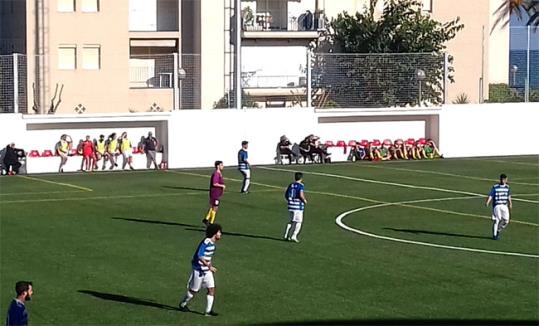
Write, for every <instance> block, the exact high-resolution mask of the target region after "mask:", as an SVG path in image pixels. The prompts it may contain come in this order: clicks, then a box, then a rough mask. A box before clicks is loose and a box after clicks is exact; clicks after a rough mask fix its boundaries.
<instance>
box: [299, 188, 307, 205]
mask: <svg viewBox="0 0 539 326" xmlns="http://www.w3.org/2000/svg"><path fill="white" fill-rule="evenodd" d="M299 198H300V199H301V201H302V202H303V203H304V204H307V198H305V192H304V191H303V190H302V191H300V192H299Z"/></svg>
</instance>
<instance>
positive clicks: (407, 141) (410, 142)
mask: <svg viewBox="0 0 539 326" xmlns="http://www.w3.org/2000/svg"><path fill="white" fill-rule="evenodd" d="M406 144H407V145H415V139H413V138H408V139H407V140H406Z"/></svg>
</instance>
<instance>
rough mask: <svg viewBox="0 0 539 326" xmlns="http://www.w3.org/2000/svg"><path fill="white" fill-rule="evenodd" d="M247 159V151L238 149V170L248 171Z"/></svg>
mask: <svg viewBox="0 0 539 326" xmlns="http://www.w3.org/2000/svg"><path fill="white" fill-rule="evenodd" d="M248 158H249V155H248V154H247V151H246V150H244V149H243V148H242V149H240V150H239V152H238V169H240V170H249V162H248V161H247V160H248Z"/></svg>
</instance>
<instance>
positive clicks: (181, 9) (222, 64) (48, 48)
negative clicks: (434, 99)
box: [0, 0, 509, 114]
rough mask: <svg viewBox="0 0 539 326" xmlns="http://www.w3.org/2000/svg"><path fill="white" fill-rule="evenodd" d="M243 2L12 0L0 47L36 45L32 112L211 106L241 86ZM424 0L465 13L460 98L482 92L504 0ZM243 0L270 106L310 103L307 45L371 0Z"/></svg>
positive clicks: (451, 48)
mask: <svg viewBox="0 0 539 326" xmlns="http://www.w3.org/2000/svg"><path fill="white" fill-rule="evenodd" d="M235 2H236V0H114V1H104V0H35V1H29V0H27V1H15V0H12V1H10V0H8V1H4V2H2V4H1V7H0V21H1V27H2V30H1V31H0V36H1V38H2V43H0V50H2V52H1V53H4V54H5V53H13V52H17V53H24V54H27V55H28V58H27V67H26V73H27V78H26V84H27V85H26V86H27V87H26V89H27V94H25V96H27V98H28V99H27V106H28V109H27V111H28V112H29V113H34V112H36V113H41V114H44V113H48V112H52V111H54V112H56V113H105V112H111V113H112V112H120V113H121V112H125V113H127V112H145V111H171V110H175V109H199V108H201V109H211V108H212V107H214V104H215V103H216V102H218V101H219V100H220V99H222V98H223V97H229V96H230V94H231V93H232V92H233V90H234V89H235V81H234V80H235V79H234V75H235V72H234V70H235V69H234V67H235V61H234V60H235V52H236V50H235V46H236V44H238V42H236V40H235V35H236V33H235V23H234V22H235V9H234V5H235ZM422 2H423V12H424V13H425V14H428V15H432V16H433V17H434V18H435V19H437V20H439V21H442V22H443V21H448V20H452V19H454V18H455V17H457V16H459V17H460V18H461V21H462V22H463V23H464V25H465V28H464V29H463V30H462V31H461V32H459V34H458V35H457V37H456V38H455V39H454V40H453V41H451V42H450V43H449V44H448V52H449V53H450V54H451V55H452V56H453V57H454V58H455V59H454V60H455V61H454V67H455V70H456V72H455V74H454V75H455V80H456V82H455V83H454V84H450V85H449V87H448V92H447V93H448V100H449V102H451V101H452V100H454V99H455V98H456V97H457V96H458V95H459V94H460V93H466V94H467V95H468V97H469V98H470V99H471V100H472V101H473V102H479V101H480V100H481V97H482V96H485V97H486V94H488V84H489V83H494V82H505V83H507V80H508V75H509V74H508V64H509V31H508V29H501V28H499V27H498V28H496V29H493V22H494V20H495V16H494V15H493V13H494V11H495V10H496V8H498V7H499V5H500V4H501V3H502V2H503V0H485V1H471V2H470V1H466V0H422ZM240 3H241V17H242V21H241V33H240V37H241V46H240V47H241V70H242V71H241V84H242V87H243V89H244V92H245V94H247V95H248V96H249V97H250V98H251V99H254V100H255V101H256V102H257V103H258V104H259V105H260V106H263V107H271V106H278V107H281V106H298V105H303V106H305V105H306V96H305V94H306V91H307V87H306V84H307V83H308V81H307V78H306V77H307V76H306V62H307V52H308V49H309V45H310V44H312V43H313V41H316V40H317V39H318V38H319V37H320V35H321V33H322V32H323V31H324V30H325V29H326V28H327V21H330V20H331V19H332V18H334V17H336V16H337V15H338V13H340V12H342V11H344V10H346V11H348V12H356V11H358V10H363V9H364V8H366V6H368V4H369V1H368V0H241V1H240ZM376 10H377V12H379V13H381V11H382V10H383V1H380V2H379V5H378V7H377V8H376ZM482 94H483V95H482ZM230 102H231V101H230V100H229V101H228V103H229V105H230Z"/></svg>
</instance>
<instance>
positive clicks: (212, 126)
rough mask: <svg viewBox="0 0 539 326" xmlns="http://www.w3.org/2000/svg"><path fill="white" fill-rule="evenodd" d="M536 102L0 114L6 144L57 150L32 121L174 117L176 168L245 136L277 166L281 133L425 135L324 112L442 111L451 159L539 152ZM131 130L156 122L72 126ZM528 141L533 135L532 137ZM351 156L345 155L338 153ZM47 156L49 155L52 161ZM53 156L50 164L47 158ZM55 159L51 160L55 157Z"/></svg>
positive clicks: (413, 124)
mask: <svg viewBox="0 0 539 326" xmlns="http://www.w3.org/2000/svg"><path fill="white" fill-rule="evenodd" d="M537 109H538V107H537V104H489V105H487V104H484V105H452V106H445V107H443V108H441V109H440V108H434V109H428V110H417V109H412V110H394V109H391V110H350V111H344V110H340V111H331V110H323V111H320V112H315V111H314V110H313V109H297V108H294V109H291V108H288V109H253V110H241V111H236V110H185V111H175V112H172V113H165V114H142V113H141V114H131V115H124V116H113V115H109V116H90V115H84V116H64V117H61V116H32V117H30V116H24V117H23V116H22V115H17V114H0V140H1V142H0V146H2V147H4V146H5V145H7V144H8V143H9V142H11V141H15V142H16V145H17V146H18V147H22V148H24V149H25V150H27V151H29V150H32V149H37V150H39V151H40V152H42V151H43V150H44V149H52V148H53V147H54V144H55V143H56V142H57V141H58V137H59V136H60V134H61V133H63V132H62V131H61V130H59V129H55V130H39V131H35V130H29V131H27V130H26V126H27V124H28V123H33V124H35V123H37V122H42V123H63V122H65V123H68V122H82V121H84V122H97V123H99V122H103V123H104V122H107V121H115V122H125V121H150V122H151V121H159V120H166V121H168V143H169V144H168V145H169V146H168V165H169V167H170V168H184V167H202V166H206V167H207V166H212V165H213V162H214V161H215V160H223V161H224V162H225V165H229V166H230V165H236V163H237V162H236V155H237V151H238V150H239V148H240V147H241V146H240V144H241V141H242V140H248V141H249V145H250V147H249V158H250V161H251V163H252V164H272V163H273V162H274V157H275V146H276V144H277V142H278V140H279V137H280V136H281V135H283V134H285V135H287V136H288V137H289V138H290V140H291V141H292V142H297V143H299V142H300V141H301V140H302V139H303V138H304V137H305V136H306V135H308V134H311V133H313V134H317V135H319V136H320V137H321V140H322V141H326V140H332V141H334V142H336V141H338V140H344V141H345V142H348V141H349V140H361V139H369V140H372V139H374V138H378V139H384V138H391V139H395V138H408V137H414V138H419V137H423V136H425V121H422V120H418V121H413V120H412V121H374V122H373V121H369V122H339V123H333V122H332V123H319V119H320V118H328V117H329V118H332V117H333V118H335V117H343V116H346V117H359V118H360V119H361V118H370V119H372V117H373V116H378V117H380V118H383V117H384V116H387V115H392V116H395V115H402V116H407V115H439V118H440V125H439V128H440V130H439V131H440V142H439V145H440V149H441V151H442V153H444V155H445V156H446V157H467V156H496V155H524V154H539V147H538V146H530V141H529V140H530V139H536V138H537V136H538V132H537V127H536V122H537V121H538V117H539V115H538V114H537ZM124 130H125V131H127V132H128V134H129V136H130V139H131V141H132V143H133V145H135V146H136V143H137V142H138V140H139V139H140V137H141V136H142V135H145V134H146V133H147V132H148V131H154V130H153V129H152V128H151V127H140V126H139V127H137V128H124V127H121V128H120V127H119V128H114V127H111V126H107V127H106V128H96V129H83V130H74V129H67V128H66V130H65V133H69V134H71V136H72V137H73V139H74V140H75V141H78V139H79V138H82V137H84V136H85V135H87V134H89V135H91V136H92V138H93V137H97V136H98V135H99V134H101V133H103V134H105V135H108V134H109V133H111V132H112V131H115V132H117V133H121V132H122V131H124ZM527 140H528V141H527ZM335 153H336V154H338V153H337V152H335ZM335 156H336V158H340V159H344V158H345V156H344V155H340V154H339V155H335ZM46 160H47V161H46ZM58 160H59V159H58V158H56V157H54V158H38V159H30V160H29V163H28V166H29V171H30V172H32V171H33V172H55V171H56V170H57V165H58ZM45 161H46V162H45ZM71 161H73V162H72V163H70V165H68V166H67V168H66V171H75V170H77V169H78V168H79V167H80V165H79V164H80V157H76V158H72V159H71ZM51 162H52V163H51ZM135 167H136V168H144V167H145V159H144V156H143V155H138V156H137V155H135Z"/></svg>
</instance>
